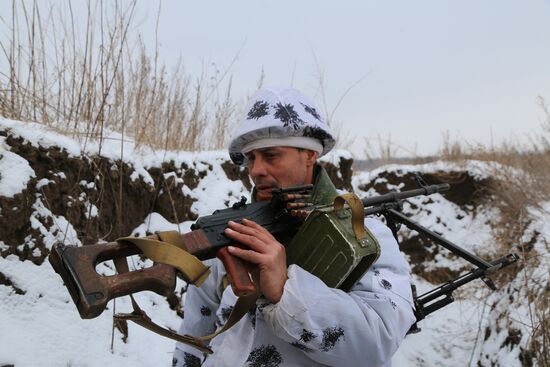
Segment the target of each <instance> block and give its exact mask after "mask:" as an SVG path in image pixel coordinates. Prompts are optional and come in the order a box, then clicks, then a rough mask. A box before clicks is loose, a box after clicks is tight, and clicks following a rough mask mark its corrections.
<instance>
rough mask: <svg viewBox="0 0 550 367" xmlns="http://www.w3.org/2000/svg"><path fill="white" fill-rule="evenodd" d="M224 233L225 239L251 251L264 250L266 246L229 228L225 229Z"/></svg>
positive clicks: (250, 236) (251, 236) (254, 238)
mask: <svg viewBox="0 0 550 367" xmlns="http://www.w3.org/2000/svg"><path fill="white" fill-rule="evenodd" d="M224 233H225V234H226V236H227V237H229V238H231V239H233V240H235V241H236V242H239V243H242V244H243V245H246V246H248V247H250V248H251V249H252V250H255V251H261V250H264V249H265V246H266V245H265V243H264V242H263V241H262V240H261V239H259V238H258V237H256V236H254V235H249V234H246V233H241V232H238V231H235V230H233V229H231V228H226V229H225V230H224Z"/></svg>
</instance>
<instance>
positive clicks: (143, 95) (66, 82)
mask: <svg viewBox="0 0 550 367" xmlns="http://www.w3.org/2000/svg"><path fill="white" fill-rule="evenodd" d="M72 4H73V3H72V2H70V1H68V2H66V4H65V5H59V4H58V6H53V5H52V6H50V7H49V8H46V6H45V5H43V4H40V3H39V2H38V1H34V2H32V3H27V2H16V1H15V0H14V1H13V2H12V4H11V14H8V15H4V16H2V18H1V20H0V26H1V27H2V28H3V29H0V30H1V32H2V33H3V34H6V35H9V36H8V38H3V39H0V50H1V52H2V53H3V58H4V57H5V60H6V61H7V62H6V63H5V64H0V115H1V116H4V117H7V118H12V119H17V120H33V121H38V122H42V123H44V124H47V125H48V126H51V127H54V128H56V129H58V130H59V131H61V132H64V133H67V134H69V135H71V136H73V137H76V138H78V139H81V140H83V141H84V142H86V141H87V140H88V139H90V138H99V139H101V138H102V137H103V136H104V134H105V129H106V128H107V129H110V130H114V131H117V132H120V133H122V134H123V136H124V135H130V136H132V138H133V139H134V141H135V142H136V144H137V145H138V146H140V145H145V146H150V147H154V148H166V149H184V150H198V149H215V148H221V147H222V146H224V145H225V139H226V137H227V133H226V130H227V129H228V128H230V126H229V125H230V122H231V121H232V120H233V114H234V113H235V112H236V110H237V105H236V103H235V102H234V101H233V99H232V96H231V81H230V80H229V81H228V79H229V77H228V70H224V71H223V72H220V71H219V70H217V68H216V67H209V68H205V69H204V70H203V73H202V74H201V75H200V76H199V77H197V78H192V77H191V76H189V75H188V74H186V73H185V70H184V69H183V67H182V63H181V62H180V63H178V64H177V66H176V67H175V68H174V70H172V71H168V70H167V68H166V66H165V65H164V64H161V63H160V62H159V48H158V41H157V42H156V44H155V47H154V50H153V52H151V51H149V50H148V49H147V47H146V46H145V43H144V42H143V40H142V38H141V36H140V35H139V34H136V33H135V28H134V21H135V17H136V9H137V5H138V2H137V1H136V0H132V1H122V0H120V1H115V2H103V1H99V2H87V3H86V11H85V21H84V22H81V21H80V19H77V18H76V16H75V12H74V11H73V8H72V6H73V5H72ZM159 13H160V8H159ZM10 15H11V16H10ZM6 16H10V18H6ZM158 22H159V20H158V17H157V27H158ZM81 23H82V24H83V25H81ZM212 69H214V70H212ZM212 136H215V138H214V139H212V138H211V137H212Z"/></svg>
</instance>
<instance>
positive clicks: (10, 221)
mask: <svg viewBox="0 0 550 367" xmlns="http://www.w3.org/2000/svg"><path fill="white" fill-rule="evenodd" d="M0 137H3V139H4V143H5V145H6V146H7V147H8V150H9V152H11V153H14V154H17V155H18V156H19V157H21V158H23V159H24V160H25V161H26V162H28V165H29V166H30V167H31V168H32V170H33V171H34V172H35V177H32V178H31V179H30V180H29V181H28V182H27V185H26V188H25V189H24V190H23V191H22V192H21V193H18V194H16V195H14V196H13V197H5V196H0V240H1V241H2V242H1V246H0V255H1V256H2V257H6V256H8V255H10V254H14V255H17V256H18V257H19V258H20V259H21V260H25V259H27V260H31V261H33V262H34V263H36V264H41V263H42V262H43V261H44V259H45V258H46V257H47V255H48V254H49V248H50V247H51V244H52V241H56V240H64V242H68V243H70V242H71V239H72V241H76V240H78V241H80V243H82V244H91V243H96V242H98V241H99V240H104V241H112V240H114V239H116V238H118V237H121V236H125V235H129V234H130V233H131V231H132V230H134V229H135V228H136V227H137V226H139V225H140V224H142V223H143V221H144V219H145V218H146V217H147V215H149V214H150V213H153V212H156V213H158V214H160V215H162V216H163V217H164V218H165V219H166V220H167V221H169V222H172V223H181V222H184V221H187V220H194V219H196V217H197V215H196V214H195V213H194V212H193V211H192V210H191V206H192V205H193V203H194V202H195V201H196V199H194V198H192V197H191V196H190V195H189V194H188V193H189V191H190V190H194V189H195V188H196V187H197V185H198V184H199V182H200V180H201V179H203V178H204V177H205V176H206V175H208V173H209V172H210V171H212V170H213V169H214V167H213V166H212V163H209V162H210V161H205V162H200V161H199V162H193V163H192V164H191V165H190V164H188V163H181V164H179V165H176V163H175V162H174V161H173V160H168V161H166V162H163V163H162V164H161V165H160V166H158V167H149V168H146V170H147V173H148V175H149V176H150V177H151V178H152V182H151V181H149V180H146V179H144V177H143V173H139V172H137V171H136V168H135V167H134V165H133V164H132V163H129V162H124V161H121V160H113V159H109V158H106V157H103V156H100V155H93V156H87V155H79V156H75V155H73V154H69V153H68V152H67V151H66V150H65V149H61V148H59V147H55V146H53V147H52V146H49V147H44V146H41V145H37V144H33V143H31V142H29V141H27V140H25V139H24V138H22V137H20V136H17V135H16V134H13V133H12V132H11V131H10V130H9V129H3V130H0ZM0 154H1V153H0ZM218 161H219V160H217V161H216V162H218ZM340 163H341V164H340V166H335V165H333V164H331V163H327V162H324V163H322V164H323V165H324V166H325V167H326V168H327V171H328V172H329V174H330V175H331V176H332V178H333V179H334V182H335V183H336V185H337V186H338V187H339V188H341V189H348V190H349V189H350V188H351V163H352V160H351V159H347V158H344V157H341V158H340ZM220 166H221V169H223V172H224V173H225V176H226V179H227V180H228V181H240V182H241V183H242V185H243V186H244V188H246V189H247V190H250V189H251V188H252V185H251V182H250V179H249V177H248V173H247V170H246V169H245V168H241V167H238V166H236V165H234V164H233V163H231V162H230V161H229V160H228V159H227V160H225V161H221V162H220ZM4 176H6V175H4ZM6 178H7V177H5V179H6ZM1 179H2V176H1V173H0V180H1ZM220 205H229V201H227V200H226V201H225V202H220ZM29 218H30V220H29ZM68 229H74V232H71V231H70V230H68ZM71 233H72V237H71ZM67 237H71V238H67Z"/></svg>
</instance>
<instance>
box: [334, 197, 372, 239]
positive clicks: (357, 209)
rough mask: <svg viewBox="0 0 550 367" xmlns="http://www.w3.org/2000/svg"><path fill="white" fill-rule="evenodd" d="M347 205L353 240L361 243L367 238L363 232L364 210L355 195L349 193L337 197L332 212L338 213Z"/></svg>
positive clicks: (364, 231) (365, 232)
mask: <svg viewBox="0 0 550 367" xmlns="http://www.w3.org/2000/svg"><path fill="white" fill-rule="evenodd" d="M345 203H347V204H348V205H349V207H350V208H351V225H352V228H353V232H354V233H355V238H357V240H358V241H361V240H362V239H364V238H365V237H367V231H366V230H365V222H364V220H365V210H364V208H363V202H362V201H361V199H360V198H359V196H357V195H356V194H354V193H352V192H350V193H347V194H343V195H340V196H337V197H336V198H335V199H334V210H335V211H339V210H342V209H344V204H345Z"/></svg>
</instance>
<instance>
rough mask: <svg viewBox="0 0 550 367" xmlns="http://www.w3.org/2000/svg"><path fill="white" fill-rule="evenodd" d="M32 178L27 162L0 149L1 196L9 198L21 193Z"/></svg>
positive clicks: (31, 171) (33, 175)
mask: <svg viewBox="0 0 550 367" xmlns="http://www.w3.org/2000/svg"><path fill="white" fill-rule="evenodd" d="M0 139H2V141H3V139H5V138H4V137H0ZM0 145H1V143H0ZM33 177H36V175H35V173H34V170H33V169H32V168H31V166H30V165H29V162H27V161H26V160H25V159H23V158H21V157H20V156H18V155H17V154H15V153H12V152H9V151H6V150H4V149H3V148H1V147H0V193H2V196H5V197H9V198H11V197H14V196H15V195H17V194H20V193H22V192H23V190H25V189H26V188H27V184H28V182H29V180H30V179H31V178H33Z"/></svg>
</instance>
